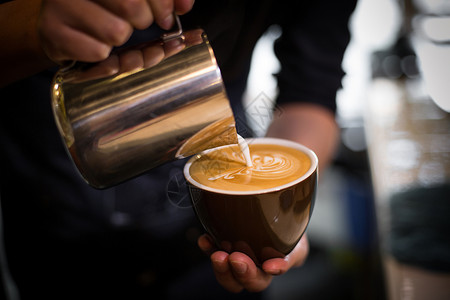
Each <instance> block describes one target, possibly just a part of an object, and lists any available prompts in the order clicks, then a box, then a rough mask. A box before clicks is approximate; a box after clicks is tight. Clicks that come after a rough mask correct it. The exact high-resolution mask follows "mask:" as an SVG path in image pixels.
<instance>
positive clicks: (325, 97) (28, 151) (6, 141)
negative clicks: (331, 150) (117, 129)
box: [0, 0, 355, 300]
mask: <svg viewBox="0 0 450 300" xmlns="http://www.w3.org/2000/svg"><path fill="white" fill-rule="evenodd" d="M354 2H355V1H353V0H351V1H332V0H317V1H280V0H279V1H268V0H264V1H242V0H230V1H219V0H215V1H210V0H197V1H196V2H195V5H194V9H193V10H192V11H191V12H190V13H188V14H187V15H185V16H182V18H181V22H182V24H183V27H184V28H186V29H189V28H191V27H197V26H198V27H201V28H203V29H204V30H205V32H206V33H207V34H208V37H209V39H210V41H211V45H212V47H213V49H214V52H215V55H216V57H217V60H218V63H219V66H220V68H221V71H222V76H223V79H224V82H225V86H226V89H227V93H228V95H229V97H230V100H231V102H232V106H233V109H234V112H235V114H236V119H237V120H240V121H242V123H241V124H237V125H238V127H239V126H240V127H241V128H240V130H241V131H246V130H248V128H247V127H246V125H245V123H244V122H243V120H244V119H245V117H244V114H243V111H244V110H243V107H242V103H241V96H242V93H243V92H244V89H245V86H246V80H247V74H248V70H249V68H250V60H251V54H252V51H253V48H254V45H255V43H256V42H257V40H258V39H259V37H260V36H261V35H262V34H263V33H264V32H265V31H266V30H267V28H268V27H269V26H270V25H272V24H278V25H279V26H280V27H281V29H282V32H283V33H282V36H281V38H280V39H279V40H278V41H277V42H276V44H275V52H276V54H277V55H278V57H279V59H280V63H281V71H280V72H279V74H277V75H276V76H277V79H278V84H279V89H280V93H279V97H278V99H277V101H278V104H281V103H285V102H288V101H309V102H314V103H319V104H321V105H324V106H326V107H328V108H329V109H330V110H332V111H334V110H335V100H334V99H335V94H336V90H337V89H338V88H339V87H340V82H341V79H342V76H343V72H342V70H341V60H342V56H343V53H344V50H345V47H346V46H347V43H348V41H349V33H348V17H349V15H350V14H351V12H352V10H353V8H354V5H355V3H354ZM153 30H154V28H150V30H148V31H139V32H136V33H135V34H134V36H133V37H132V39H131V40H130V44H133V43H136V42H139V41H140V40H149V39H152V38H153V37H154V34H153V35H152V34H151V33H152V32H153ZM3 46H4V45H3ZM54 72H55V70H48V71H45V72H42V73H40V74H38V75H36V76H33V77H30V78H27V79H24V80H22V81H20V82H16V83H14V84H11V85H9V86H7V87H5V88H3V89H0V98H1V101H2V107H1V109H0V141H1V148H0V176H1V182H0V184H1V201H2V209H3V221H4V232H5V246H6V252H7V257H8V263H9V267H10V270H11V273H12V276H13V279H14V280H15V281H16V284H17V286H18V288H19V291H20V294H21V296H22V299H24V300H26V299H39V298H42V299H71V298H74V299H75V298H76V299H90V298H93V299H94V298H95V299H141V298H142V299H203V298H202V297H205V298H204V299H221V297H223V298H224V299H234V298H233V297H244V298H245V299H251V298H250V296H249V294H246V293H244V294H238V295H233V294H229V293H227V292H225V291H224V289H223V288H221V287H220V286H218V284H217V283H216V282H215V279H214V276H213V274H212V270H211V267H210V265H209V262H208V258H207V257H206V256H204V254H203V253H201V252H200V250H199V249H198V247H197V245H196V239H197V237H198V235H199V234H200V233H201V232H202V229H201V228H200V226H199V224H198V222H197V220H196V219H195V217H194V213H193V211H192V208H191V207H190V206H189V203H188V201H187V200H186V199H187V197H186V194H184V192H185V191H184V190H183V187H182V186H181V187H180V186H177V185H174V183H176V182H177V181H176V180H174V179H176V178H180V176H181V170H182V167H183V164H184V161H177V162H174V163H170V164H165V165H163V166H161V167H158V168H156V169H154V170H152V171H151V172H148V173H147V174H145V175H142V176H140V177H138V178H136V179H134V180H131V181H128V182H126V183H123V184H121V185H118V186H116V187H113V188H110V189H106V190H95V189H93V188H91V187H90V186H88V185H87V184H86V183H85V182H84V181H83V180H82V179H81V177H80V176H79V175H78V173H77V171H76V170H75V168H74V166H73V164H72V162H71V161H70V159H69V157H68V155H67V153H66V151H65V149H64V147H63V144H62V140H61V138H60V136H59V134H58V132H57V129H56V126H55V122H54V120H53V116H52V109H51V104H50V97H49V95H50V83H51V79H52V76H53V74H54ZM246 135H247V134H246ZM174 191H175V192H174ZM179 200H182V201H181V202H180V201H179ZM218 292H220V293H218ZM258 296H259V294H255V295H252V297H258Z"/></svg>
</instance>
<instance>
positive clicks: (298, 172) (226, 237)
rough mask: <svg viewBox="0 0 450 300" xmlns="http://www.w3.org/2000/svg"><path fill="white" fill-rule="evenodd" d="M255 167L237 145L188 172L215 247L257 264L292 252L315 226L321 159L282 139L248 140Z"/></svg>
mask: <svg viewBox="0 0 450 300" xmlns="http://www.w3.org/2000/svg"><path fill="white" fill-rule="evenodd" d="M247 143H248V147H249V149H250V157H251V159H252V165H253V166H251V167H249V166H248V165H246V163H245V159H244V155H243V154H242V152H241V150H240V148H239V147H238V146H237V145H228V146H221V147H217V148H214V149H209V150H206V151H203V152H202V153H200V154H198V155H195V156H193V157H191V158H190V159H189V160H188V162H187V163H186V165H185V167H184V176H185V178H186V181H187V185H188V188H189V192H190V196H191V201H192V205H193V208H194V210H195V213H196V215H197V217H198V219H199V221H200V222H201V224H202V225H203V227H204V229H205V230H206V232H207V233H209V235H210V236H211V237H212V238H213V240H214V242H215V244H216V246H217V247H218V248H219V249H221V250H224V251H227V252H228V253H231V252H235V251H239V252H243V253H245V254H247V255H248V256H249V257H250V258H252V259H253V260H254V261H255V263H256V264H257V265H261V264H262V262H264V261H265V260H267V259H271V258H278V257H284V256H286V255H287V254H288V253H290V252H291V251H292V250H293V248H294V247H295V246H296V244H297V243H298V241H299V240H300V238H301V237H302V235H303V234H304V232H305V230H306V228H307V226H308V223H309V221H310V218H311V215H312V212H313V207H314V201H315V197H316V190H317V177H318V159H317V156H316V155H315V153H314V152H313V151H312V150H310V149H309V148H307V147H305V146H303V145H301V144H298V143H295V142H292V141H288V140H283V139H276V138H256V139H249V140H247Z"/></svg>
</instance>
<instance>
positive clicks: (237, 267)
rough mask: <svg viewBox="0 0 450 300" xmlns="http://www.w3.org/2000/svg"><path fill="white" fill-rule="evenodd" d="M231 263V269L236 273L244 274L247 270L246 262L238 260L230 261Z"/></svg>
mask: <svg viewBox="0 0 450 300" xmlns="http://www.w3.org/2000/svg"><path fill="white" fill-rule="evenodd" d="M231 265H232V266H233V270H234V271H235V272H236V273H238V274H244V273H245V272H247V264H245V263H242V262H239V261H231Z"/></svg>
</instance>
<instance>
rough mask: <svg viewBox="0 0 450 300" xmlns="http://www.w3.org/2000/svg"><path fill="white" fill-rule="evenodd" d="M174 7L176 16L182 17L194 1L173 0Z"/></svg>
mask: <svg viewBox="0 0 450 300" xmlns="http://www.w3.org/2000/svg"><path fill="white" fill-rule="evenodd" d="M174 6H175V13H176V14H177V15H184V14H185V13H187V12H189V11H190V10H191V9H192V7H193V6H194V0H175V3H174Z"/></svg>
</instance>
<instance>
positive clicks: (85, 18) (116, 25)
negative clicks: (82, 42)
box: [66, 1, 133, 46]
mask: <svg viewBox="0 0 450 300" xmlns="http://www.w3.org/2000/svg"><path fill="white" fill-rule="evenodd" d="M82 3H83V8H79V7H77V8H76V9H77V10H79V11H80V12H82V13H80V14H77V16H76V18H72V19H68V20H66V24H68V25H69V26H71V27H73V28H74V29H78V30H80V31H82V32H85V33H87V34H89V35H92V37H94V38H96V39H98V40H99V41H102V42H104V43H107V44H109V45H113V46H121V45H123V44H124V43H125V42H126V41H127V40H128V39H129V38H130V36H131V34H132V32H133V28H132V26H131V24H130V23H128V22H127V21H126V20H124V19H122V18H120V17H118V16H116V15H114V14H113V13H112V12H110V11H107V10H105V9H104V8H103V7H101V6H99V5H98V4H96V3H93V2H90V1H83V2H82ZM74 9H75V8H74ZM86 11H87V12H89V13H86Z"/></svg>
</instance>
